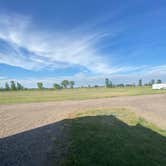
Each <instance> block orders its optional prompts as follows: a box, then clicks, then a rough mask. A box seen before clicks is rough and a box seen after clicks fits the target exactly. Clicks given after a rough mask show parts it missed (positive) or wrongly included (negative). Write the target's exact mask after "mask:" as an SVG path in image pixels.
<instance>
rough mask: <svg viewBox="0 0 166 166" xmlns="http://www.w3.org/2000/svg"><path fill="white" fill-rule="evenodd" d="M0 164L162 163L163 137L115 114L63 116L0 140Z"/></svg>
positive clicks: (152, 165)
mask: <svg viewBox="0 0 166 166" xmlns="http://www.w3.org/2000/svg"><path fill="white" fill-rule="evenodd" d="M0 165H1V166H48V165H55V166H58V165H66V166H75V165H77V166H142V165H143V166H165V165H166V138H165V137H163V136H161V135H160V134H158V133H156V132H154V131H152V130H150V129H148V128H146V127H143V126H142V125H141V124H137V125H136V126H129V125H127V124H126V123H124V122H122V121H121V120H119V119H117V118H116V117H114V116H91V117H81V118H75V119H72V120H70V119H66V120H63V121H61V122H57V123H54V124H49V125H46V126H43V127H39V128H36V129H33V130H30V131H26V132H22V133H19V134H16V135H13V136H9V137H6V138H2V139H1V140H0Z"/></svg>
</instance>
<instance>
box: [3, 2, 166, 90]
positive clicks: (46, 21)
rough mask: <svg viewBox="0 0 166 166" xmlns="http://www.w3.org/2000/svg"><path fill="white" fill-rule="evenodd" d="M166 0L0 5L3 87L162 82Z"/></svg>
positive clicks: (165, 53)
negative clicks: (13, 83) (10, 83)
mask: <svg viewBox="0 0 166 166" xmlns="http://www.w3.org/2000/svg"><path fill="white" fill-rule="evenodd" d="M165 18H166V1H165V0H157V1H156V0H146V1H145V0H125V1H124V0H90V1H89V0H70V1H69V0H42V1H41V0H35V1H34V0H28V1H22V0H14V1H13V0H0V86H3V84H4V83H5V82H6V81H10V80H15V81H19V82H21V83H22V84H23V85H24V86H26V87H36V82H39V81H42V82H43V83H44V86H46V87H51V86H52V84H53V83H55V82H56V83H60V82H61V81H62V80H63V79H69V80H74V81H75V83H76V86H87V85H95V84H98V85H103V84H104V79H105V78H106V77H108V78H110V79H111V80H112V81H113V83H137V82H138V80H139V79H142V80H143V82H148V81H150V80H151V79H156V80H157V79H161V80H162V81H163V82H166V40H165V39H166V21H165Z"/></svg>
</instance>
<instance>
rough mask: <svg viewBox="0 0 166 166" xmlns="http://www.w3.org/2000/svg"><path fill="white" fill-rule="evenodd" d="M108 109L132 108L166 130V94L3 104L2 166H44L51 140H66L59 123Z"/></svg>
mask: <svg viewBox="0 0 166 166" xmlns="http://www.w3.org/2000/svg"><path fill="white" fill-rule="evenodd" d="M108 107H128V108H131V109H132V110H134V111H135V112H136V113H137V114H139V115H140V116H142V117H144V118H145V119H147V120H149V121H151V122H153V123H156V124H157V125H158V126H160V127H162V128H164V129H166V94H160V95H147V96H128V97H127V96H126V97H115V98H106V99H90V100H82V101H63V102H46V103H28V104H13V105H0V139H1V140H0V160H1V161H0V162H1V163H2V166H7V165H10V166H12V165H13V166H16V165H20V166H22V165H24V166H26V165H27V166H28V165H31V166H33V165H34V166H38V165H40V166H42V165H43V163H44V161H45V160H46V158H45V156H46V154H48V153H49V152H50V148H51V147H52V146H53V140H52V138H55V137H58V136H59V137H64V135H63V133H62V130H61V128H63V125H64V124H63V123H62V122H58V121H60V120H63V119H64V118H67V117H68V114H69V113H71V112H72V111H77V110H85V109H90V108H108ZM34 156H36V158H35V159H34ZM23 163H24V164H23ZM25 163H26V164H25Z"/></svg>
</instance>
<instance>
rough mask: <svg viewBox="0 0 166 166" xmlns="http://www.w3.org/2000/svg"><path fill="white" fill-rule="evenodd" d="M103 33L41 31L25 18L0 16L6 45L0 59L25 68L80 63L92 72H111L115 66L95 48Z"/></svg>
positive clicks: (103, 35) (0, 28) (0, 25)
mask: <svg viewBox="0 0 166 166" xmlns="http://www.w3.org/2000/svg"><path fill="white" fill-rule="evenodd" d="M107 35H108V34H107ZM107 35H106V34H105V33H98V32H94V33H89V34H88V32H87V33H86V34H83V33H79V32H77V33H75V31H72V32H63V33H60V32H56V30H55V32H45V31H42V30H40V29H39V28H37V27H35V25H34V23H33V22H32V21H31V19H30V18H28V17H24V16H19V15H12V16H7V15H1V16H0V39H1V40H3V41H4V42H6V43H7V44H8V50H7V52H5V53H4V52H1V53H0V62H1V63H6V64H9V65H13V66H18V67H22V68H25V69H28V70H40V69H42V68H47V69H49V68H50V69H52V68H61V67H62V68H64V67H69V66H72V65H80V66H83V67H85V68H87V69H88V70H90V71H91V72H93V73H114V72H117V71H119V68H112V67H110V64H111V63H108V62H107V60H106V59H104V58H103V56H102V55H100V54H99V53H98V51H97V49H96V48H95V44H96V43H97V42H99V41H100V39H102V38H104V37H105V36H107ZM22 49H24V50H25V51H26V53H25V52H24V51H23V50H22Z"/></svg>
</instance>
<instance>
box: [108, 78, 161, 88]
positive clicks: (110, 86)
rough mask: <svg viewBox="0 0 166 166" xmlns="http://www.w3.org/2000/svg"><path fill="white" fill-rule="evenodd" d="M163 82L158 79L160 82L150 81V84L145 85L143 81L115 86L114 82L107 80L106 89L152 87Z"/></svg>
mask: <svg viewBox="0 0 166 166" xmlns="http://www.w3.org/2000/svg"><path fill="white" fill-rule="evenodd" d="M161 83H162V80H160V79H158V80H154V79H152V80H151V81H149V82H148V83H144V84H143V81H142V79H139V80H138V84H135V83H133V84H124V83H121V84H113V83H112V81H111V80H110V79H109V78H105V87H106V88H113V87H135V86H152V85H153V84H161Z"/></svg>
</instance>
